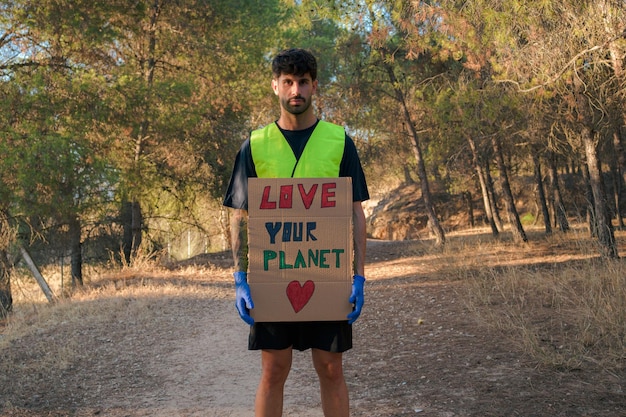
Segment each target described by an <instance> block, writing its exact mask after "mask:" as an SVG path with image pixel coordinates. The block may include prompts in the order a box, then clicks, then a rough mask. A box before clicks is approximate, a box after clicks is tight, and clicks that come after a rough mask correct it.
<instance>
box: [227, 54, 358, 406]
mask: <svg viewBox="0 0 626 417" xmlns="http://www.w3.org/2000/svg"><path fill="white" fill-rule="evenodd" d="M272 73H273V78H272V89H273V91H274V94H276V96H277V97H278V100H279V103H280V117H279V119H278V120H277V121H276V122H275V123H272V124H270V125H268V126H266V127H264V128H263V129H259V130H257V131H254V132H252V134H251V136H250V139H248V140H246V141H245V142H244V144H243V145H242V147H241V149H240V150H239V153H238V154H237V157H236V161H235V167H234V169H233V173H232V177H231V180H230V184H229V187H228V191H227V193H226V197H225V199H224V205H225V206H228V207H231V208H233V209H235V210H234V212H233V213H232V223H231V235H232V236H231V240H232V249H233V257H234V261H235V273H234V274H233V275H234V277H235V286H236V302H235V304H236V307H237V310H238V311H239V314H240V316H241V318H242V319H243V320H244V321H245V322H246V323H248V324H250V325H251V327H250V336H249V339H248V349H251V350H261V379H260V382H259V386H258V389H257V393H256V401H255V415H256V417H279V416H282V411H283V389H284V385H285V381H286V380H287V377H288V375H289V371H290V369H291V362H292V352H293V349H294V348H295V349H297V350H300V351H303V350H307V349H311V351H312V358H313V365H314V368H315V370H316V372H317V375H318V377H319V382H320V392H321V397H322V398H321V399H322V408H323V410H324V415H325V416H326V417H331V416H332V417H348V415H349V402H348V389H347V386H346V382H345V379H344V375H343V352H345V351H347V350H349V349H351V348H352V323H354V321H355V320H356V319H357V318H358V317H359V315H360V313H361V308H362V306H363V284H364V282H365V278H364V265H365V246H366V233H365V215H364V213H363V208H362V205H361V202H362V201H364V200H367V199H368V198H369V194H368V190H367V184H366V182H365V177H364V174H363V169H362V167H361V163H360V161H359V157H358V155H357V152H356V147H355V146H354V142H353V141H352V139H351V138H350V137H348V136H347V135H346V134H345V131H344V130H343V128H342V127H340V126H337V125H333V124H331V123H328V122H324V121H320V120H318V118H317V116H316V114H315V111H314V108H313V106H312V105H311V104H312V98H313V95H315V93H316V91H317V87H318V80H317V63H316V60H315V57H314V56H313V55H312V54H311V53H309V52H308V51H305V50H302V49H289V50H285V51H282V52H281V53H279V54H278V55H277V56H276V57H275V58H274V60H273V61H272ZM249 177H267V178H284V177H295V178H305V177H309V178H319V177H352V184H353V185H352V187H353V230H354V232H353V233H354V276H353V284H352V294H351V295H350V300H349V301H350V302H351V303H353V304H354V309H353V311H352V313H350V314H349V315H348V317H346V319H347V320H345V321H339V322H294V323H255V322H254V320H253V319H252V317H250V315H249V310H250V309H252V308H254V303H253V300H252V299H251V297H250V290H249V287H248V284H247V270H248V236H247V221H248V220H247V219H248V217H247V209H248V201H247V198H248V189H247V187H248V184H247V179H248V178H249Z"/></svg>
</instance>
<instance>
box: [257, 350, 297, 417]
mask: <svg viewBox="0 0 626 417" xmlns="http://www.w3.org/2000/svg"><path fill="white" fill-rule="evenodd" d="M291 358H292V348H288V349H284V350H270V349H268V350H262V351H261V381H260V382H259V387H258V388H257V391H256V401H255V404H254V409H255V416H256V417H281V416H282V415H283V392H284V387H285V381H287V377H288V376H289V370H290V369H291Z"/></svg>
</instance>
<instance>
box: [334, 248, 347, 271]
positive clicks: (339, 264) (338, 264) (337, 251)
mask: <svg viewBox="0 0 626 417" xmlns="http://www.w3.org/2000/svg"><path fill="white" fill-rule="evenodd" d="M343 252H344V250H343V249H333V253H334V254H335V255H336V258H335V267H336V268H339V267H340V266H341V262H340V260H339V258H340V256H339V255H341V254H342V253H343Z"/></svg>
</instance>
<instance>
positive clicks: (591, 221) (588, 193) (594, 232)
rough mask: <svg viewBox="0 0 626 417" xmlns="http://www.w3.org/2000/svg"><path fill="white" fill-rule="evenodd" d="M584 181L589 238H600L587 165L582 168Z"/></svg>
mask: <svg viewBox="0 0 626 417" xmlns="http://www.w3.org/2000/svg"><path fill="white" fill-rule="evenodd" d="M582 173H583V179H584V180H585V201H586V202H587V207H586V208H585V215H586V216H587V224H588V225H589V236H591V237H593V238H597V237H598V228H597V226H598V225H597V224H596V209H595V205H596V203H595V199H594V198H593V190H592V189H591V178H590V177H589V167H588V166H587V164H586V163H585V164H584V165H583V168H582Z"/></svg>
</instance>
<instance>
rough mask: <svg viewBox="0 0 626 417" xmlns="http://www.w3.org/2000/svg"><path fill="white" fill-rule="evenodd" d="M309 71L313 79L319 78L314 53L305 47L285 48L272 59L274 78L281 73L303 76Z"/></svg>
mask: <svg viewBox="0 0 626 417" xmlns="http://www.w3.org/2000/svg"><path fill="white" fill-rule="evenodd" d="M307 72H308V73H309V75H311V79H312V80H313V81H315V80H316V79H317V61H316V60H315V57H314V56H313V54H312V53H310V52H309V51H306V50H304V49H299V48H292V49H285V50H284V51H281V52H279V53H278V55H276V57H275V58H274V59H273V60H272V74H273V75H274V78H278V77H280V75H281V74H290V75H297V76H303V75H304V74H306V73H307Z"/></svg>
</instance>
